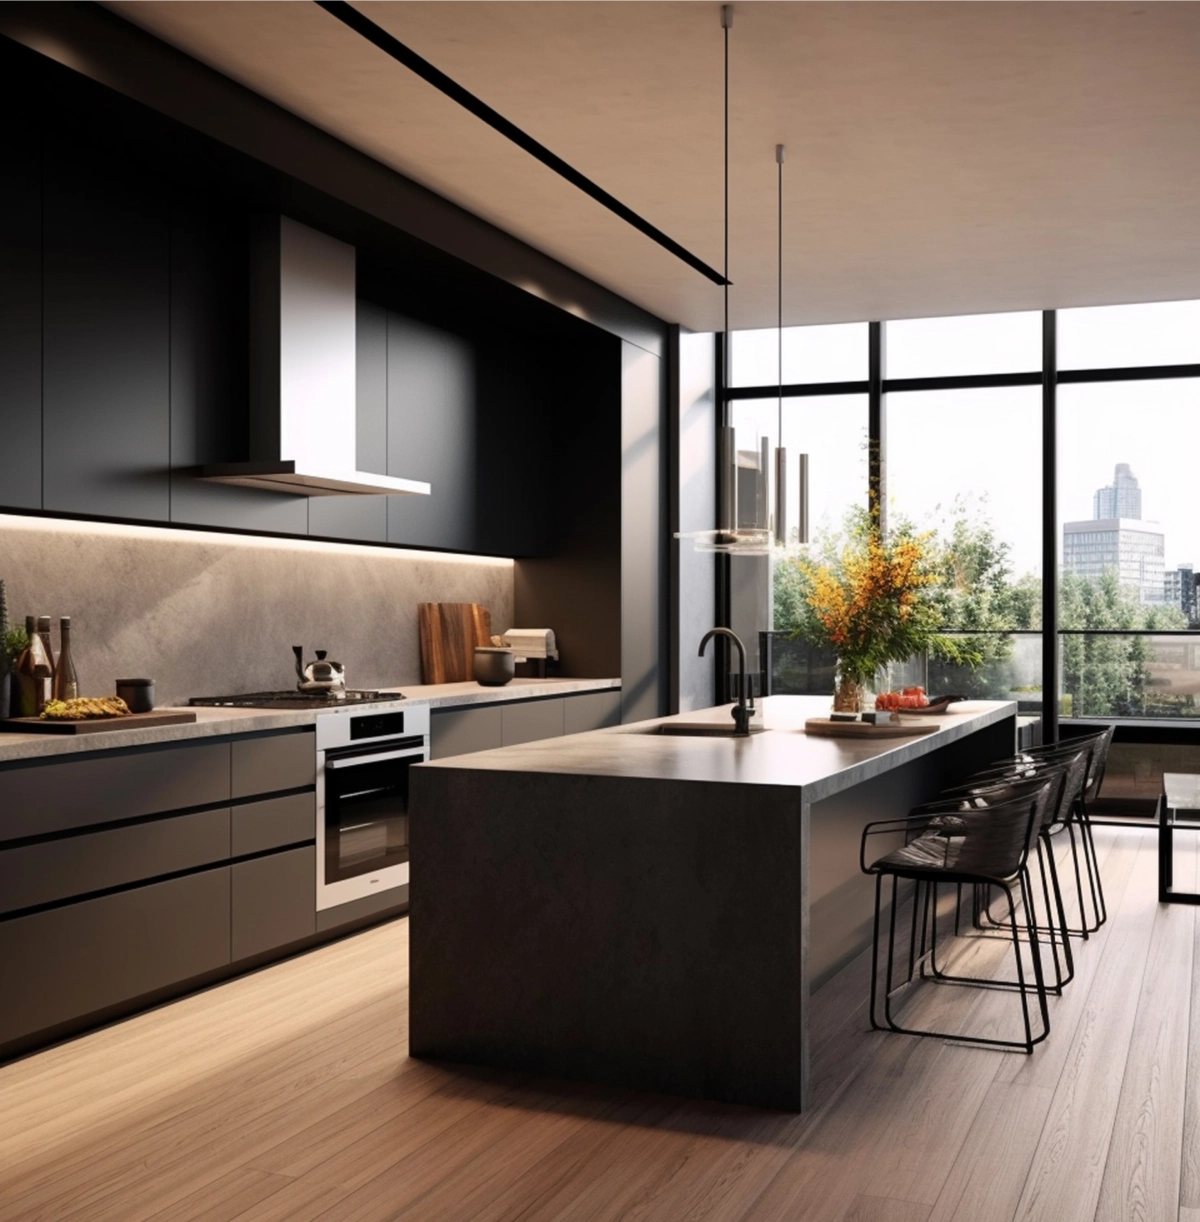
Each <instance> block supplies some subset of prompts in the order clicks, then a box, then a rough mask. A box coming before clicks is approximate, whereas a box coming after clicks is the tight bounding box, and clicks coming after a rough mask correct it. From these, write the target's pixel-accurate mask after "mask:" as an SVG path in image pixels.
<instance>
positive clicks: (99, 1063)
mask: <svg viewBox="0 0 1200 1222" xmlns="http://www.w3.org/2000/svg"><path fill="white" fill-rule="evenodd" d="M1097 842H1098V848H1099V851H1100V854H1101V857H1102V867H1101V868H1102V873H1103V877H1104V880H1105V887H1106V893H1107V896H1108V901H1109V911H1110V914H1111V915H1110V920H1109V922H1108V924H1107V925H1106V926H1104V928H1103V929H1102V930H1101V931H1100V932H1099V933H1098V934H1096V935H1095V936H1093V937H1092V938H1091V939H1089V940H1088V941H1087V942H1080V941H1076V942H1075V943H1074V949H1075V953H1076V966H1077V978H1076V980H1075V981H1074V982H1073V983H1072V984H1071V985H1069V986H1068V987H1067V990H1066V992H1065V994H1064V996H1063V997H1061V998H1055V999H1053V1001H1052V1007H1051V1020H1052V1032H1051V1036H1050V1039H1049V1041H1048V1042H1047V1043H1046V1044H1045V1045H1043V1046H1041V1047H1040V1048H1039V1049H1038V1051H1037V1052H1036V1053H1035V1054H1034V1055H1033V1056H1032V1057H1025V1056H1023V1055H1021V1054H1005V1053H997V1052H992V1051H988V1050H983V1049H977V1048H971V1047H965V1046H963V1045H960V1044H954V1043H948V1042H944V1041H939V1040H929V1039H915V1038H911V1037H906V1036H896V1035H891V1034H884V1033H878V1032H872V1031H871V1030H870V1029H869V1025H868V1021H867V1010H866V1002H867V991H868V987H869V954H864V955H861V956H859V958H858V959H856V960H855V961H854V962H852V963H851V964H850V965H849V966H848V967H847V968H845V969H844V970H843V971H842V972H841V973H839V974H838V975H837V976H836V977H834V979H833V980H831V981H830V982H829V984H828V985H826V986H825V988H824V989H822V990H821V991H820V992H819V993H818V994H817V996H816V997H815V998H814V999H813V1029H812V1046H813V1072H814V1081H815V1084H816V1086H815V1090H814V1096H815V1097H814V1107H813V1108H812V1109H811V1110H810V1111H808V1112H806V1113H804V1114H803V1115H799V1116H797V1115H790V1114H785V1113H778V1112H765V1111H760V1110H756V1109H750V1108H738V1107H727V1106H723V1105H719V1104H712V1103H701V1102H695V1101H689V1100H680V1099H674V1098H666V1097H663V1096H656V1095H649V1094H639V1093H635V1092H631V1091H620V1090H614V1089H609V1088H602V1087H596V1086H587V1085H581V1084H572V1083H564V1082H552V1081H548V1080H543V1079H532V1078H529V1077H527V1076H524V1075H520V1074H513V1073H501V1072H489V1071H484V1070H468V1069H465V1068H463V1067H456V1066H451V1065H440V1064H434V1063H429V1062H417V1061H412V1060H410V1059H409V1058H408V1056H407V922H406V921H400V922H394V923H392V924H389V925H385V926H381V927H379V928H377V929H374V930H370V931H367V932H366V933H363V934H360V935H358V936H356V937H354V938H350V939H347V940H345V941H343V942H339V943H335V944H332V945H330V946H325V947H321V948H319V949H317V950H315V951H312V952H310V953H308V954H306V955H304V956H300V957H297V958H296V959H293V960H291V961H288V962H286V963H282V964H278V965H275V966H273V967H271V968H268V969H265V970H263V971H260V972H257V973H255V974H254V975H252V976H248V977H244V978H241V979H239V980H236V981H232V982H230V983H228V984H226V985H223V986H220V987H219V988H214V989H211V990H208V991H207V992H204V993H201V994H198V995H196V996H193V997H189V998H185V999H183V1000H181V1001H179V1002H176V1003H174V1004H172V1005H169V1006H164V1007H162V1008H160V1009H158V1010H155V1011H153V1012H151V1013H148V1014H144V1015H140V1016H138V1017H137V1018H135V1019H132V1020H130V1021H128V1022H125V1023H122V1024H118V1025H114V1026H112V1027H109V1028H107V1029H105V1030H102V1031H99V1032H95V1033H93V1034H92V1035H89V1036H87V1037H85V1038H83V1039H80V1040H76V1041H73V1042H71V1043H69V1044H64V1045H62V1046H60V1047H58V1048H54V1049H51V1050H48V1051H47V1052H45V1053H43V1054H40V1055H38V1056H34V1057H30V1058H27V1059H25V1060H23V1061H20V1062H16V1063H14V1064H12V1065H8V1066H3V1067H0V1202H2V1203H3V1204H2V1207H0V1216H2V1217H3V1218H4V1222H33V1219H39V1220H40V1222H50V1220H52V1222H71V1220H72V1219H75V1220H83V1222H168V1220H181V1219H189V1220H191V1219H205V1222H285V1220H286V1222H367V1220H370V1219H377V1220H379V1222H382V1220H384V1219H387V1220H388V1222H392V1220H400V1219H405V1220H407V1222H440V1220H441V1219H446V1220H447V1222H458V1220H459V1219H470V1222H560V1220H569V1222H609V1220H612V1222H616V1220H617V1219H620V1220H621V1222H660V1220H661V1222H778V1220H779V1219H789V1220H790V1219H797V1220H799V1219H803V1220H804V1222H960V1220H966V1219H969V1220H970V1222H1010V1220H1011V1219H1016V1218H1018V1217H1020V1218H1025V1219H1032V1218H1038V1219H1047V1220H1049V1219H1053V1222H1060V1220H1061V1222H1071V1219H1089V1220H1090V1219H1092V1218H1098V1219H1103V1220H1104V1222H1109V1220H1110V1219H1117V1218H1120V1219H1121V1220H1122V1222H1125V1220H1126V1219H1129V1220H1130V1222H1133V1220H1135V1219H1140V1218H1143V1217H1144V1218H1145V1219H1147V1222H1157V1219H1158V1218H1159V1217H1160V1216H1161V1217H1163V1218H1164V1219H1168V1218H1170V1219H1173V1218H1175V1217H1176V1216H1178V1219H1179V1222H1200V1163H1198V1162H1197V1160H1198V1159H1200V1154H1198V1153H1197V1148H1198V1145H1200V1104H1197V1103H1196V1102H1195V1101H1194V1100H1195V1097H1196V1096H1198V1095H1200V1032H1197V1031H1196V1030H1195V1029H1194V1027H1195V1025H1194V1024H1192V1022H1191V1015H1192V1014H1193V1013H1200V1008H1198V1002H1200V986H1197V985H1194V984H1193V982H1192V981H1191V979H1190V978H1189V976H1190V970H1191V967H1192V966H1193V965H1200V924H1198V922H1197V915H1196V913H1195V910H1194V909H1187V908H1184V907H1183V906H1181V905H1176V906H1171V907H1170V908H1160V907H1159V906H1158V904H1157V902H1156V881H1157V880H1156V875H1155V861H1156V848H1157V845H1156V839H1155V836H1154V834H1153V833H1141V832H1137V831H1123V830H1120V829H1098V831H1097ZM1064 851H1065V850H1064V848H1062V847H1060V848H1059V852H1060V854H1061V853H1062V852H1064ZM1180 866H1183V863H1182V862H1181V863H1180ZM1180 866H1177V869H1178V868H1180ZM1193 867H1194V860H1193ZM1068 868H1069V867H1068ZM1185 868H1186V867H1185ZM1065 873H1066V872H1065V871H1064V874H1065ZM1181 877H1182V872H1181ZM947 950H948V952H949V953H950V954H952V955H953V958H954V962H955V963H956V964H958V965H963V966H965V967H966V968H967V969H968V970H971V971H972V972H975V971H977V972H978V973H979V974H982V975H987V974H989V973H995V972H1001V973H1004V974H1007V973H1008V972H1010V971H1011V951H1010V949H1009V948H1007V947H1006V946H1005V944H1004V943H1003V942H999V941H997V940H994V939H993V940H986V939H979V938H974V939H972V938H963V939H960V940H959V941H958V942H957V943H956V944H955V945H954V946H953V947H950V946H947ZM1025 953H1026V954H1028V948H1026V952H1025ZM1013 1001H1014V999H1013V997H1012V996H1011V995H1005V994H1001V993H996V992H984V991H981V990H975V989H962V988H948V987H944V986H934V985H921V986H919V987H918V988H917V989H916V990H914V991H913V994H912V997H911V999H909V1000H908V1001H907V1003H906V1004H907V1005H908V1006H910V1007H911V1011H912V1013H914V1014H918V1013H919V1014H923V1015H924V1016H925V1017H926V1018H933V1019H936V1020H937V1021H947V1022H951V1021H952V1022H955V1023H957V1024H960V1025H961V1026H963V1027H964V1028H969V1029H971V1030H975V1029H976V1027H977V1025H979V1024H982V1027H983V1028H984V1029H996V1030H999V1029H1001V1028H1002V1027H1004V1026H1005V1025H1006V1024H1007V1028H1008V1029H1011V1025H1012V1012H1013ZM1185 1065H1186V1066H1188V1067H1189V1069H1188V1073H1187V1074H1186V1076H1185V1073H1184V1069H1183V1067H1184V1066H1185ZM1184 1083H1186V1089H1184V1086H1183V1085H1181V1084H1184ZM1160 1207H1161V1208H1162V1209H1163V1210H1165V1211H1166V1212H1163V1213H1161V1214H1160V1213H1159V1212H1158V1211H1159V1209H1160ZM1139 1210H1142V1211H1143V1212H1142V1213H1139V1212H1138V1211H1139Z"/></svg>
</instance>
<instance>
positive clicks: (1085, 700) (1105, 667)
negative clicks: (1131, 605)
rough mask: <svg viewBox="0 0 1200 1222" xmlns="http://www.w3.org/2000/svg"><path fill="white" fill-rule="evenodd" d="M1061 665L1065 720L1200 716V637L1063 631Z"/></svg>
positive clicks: (1061, 708) (1198, 634)
mask: <svg viewBox="0 0 1200 1222" xmlns="http://www.w3.org/2000/svg"><path fill="white" fill-rule="evenodd" d="M1058 662H1059V674H1060V675H1061V676H1062V679H1061V683H1062V694H1061V698H1060V704H1059V714H1060V716H1062V717H1099V718H1105V719H1112V718H1122V717H1127V718H1151V719H1160V718H1161V719H1177V718H1187V717H1197V716H1200V705H1198V703H1197V696H1198V695H1200V632H1196V631H1191V632H1184V631H1180V632H1154V631H1140V632H1129V631H1125V632H1122V631H1107V632H1106V631H1083V630H1079V631H1071V630H1063V631H1061V632H1060V633H1059V637H1058Z"/></svg>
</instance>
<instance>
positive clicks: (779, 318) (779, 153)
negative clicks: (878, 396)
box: [775, 144, 784, 446]
mask: <svg viewBox="0 0 1200 1222" xmlns="http://www.w3.org/2000/svg"><path fill="white" fill-rule="evenodd" d="M783 153H784V147H783V145H782V144H777V145H776V146H775V161H776V163H777V164H778V167H779V233H778V248H777V249H778V266H777V273H778V274H777V284H778V288H779V292H778V299H777V311H776V316H775V317H776V325H777V327H778V337H779V338H778V344H777V349H778V351H777V354H776V355H777V357H778V360H779V440H778V441H777V442H776V443H775V444H776V445H778V446H782V445H783Z"/></svg>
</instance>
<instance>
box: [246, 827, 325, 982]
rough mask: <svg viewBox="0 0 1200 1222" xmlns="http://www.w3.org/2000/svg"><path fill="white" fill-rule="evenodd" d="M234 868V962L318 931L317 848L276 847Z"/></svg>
mask: <svg viewBox="0 0 1200 1222" xmlns="http://www.w3.org/2000/svg"><path fill="white" fill-rule="evenodd" d="M230 869H231V871H232V873H233V942H232V947H233V960H234V962H235V963H236V962H237V961H238V960H239V959H246V958H249V956H251V955H257V954H259V953H260V952H262V951H268V950H275V949H276V948H278V947H280V946H286V945H287V944H288V943H289V942H296V941H299V939H301V938H307V937H309V936H310V935H311V934H314V933H316V931H317V851H316V849H314V848H312V847H308V848H303V849H290V850H288V851H287V852H285V853H272V854H271V855H270V856H269V857H258V858H256V859H255V860H253V861H239V862H237V863H236V864H234V865H233V866H231V867H230Z"/></svg>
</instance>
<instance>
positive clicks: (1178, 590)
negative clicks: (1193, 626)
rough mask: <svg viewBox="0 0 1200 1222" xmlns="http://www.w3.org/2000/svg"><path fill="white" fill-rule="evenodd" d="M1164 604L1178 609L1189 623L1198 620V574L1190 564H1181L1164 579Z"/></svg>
mask: <svg viewBox="0 0 1200 1222" xmlns="http://www.w3.org/2000/svg"><path fill="white" fill-rule="evenodd" d="M1163 602H1165V603H1166V604H1167V605H1168V606H1171V607H1178V608H1179V609H1180V611H1182V612H1183V613H1184V615H1186V616H1187V617H1188V622H1189V623H1191V622H1192V621H1193V620H1194V619H1195V618H1196V573H1195V570H1194V569H1193V568H1192V566H1191V565H1190V564H1181V565H1180V566H1179V567H1178V568H1175V569H1172V570H1171V571H1170V572H1169V573H1167V574H1166V575H1165V576H1164V577H1163Z"/></svg>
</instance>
